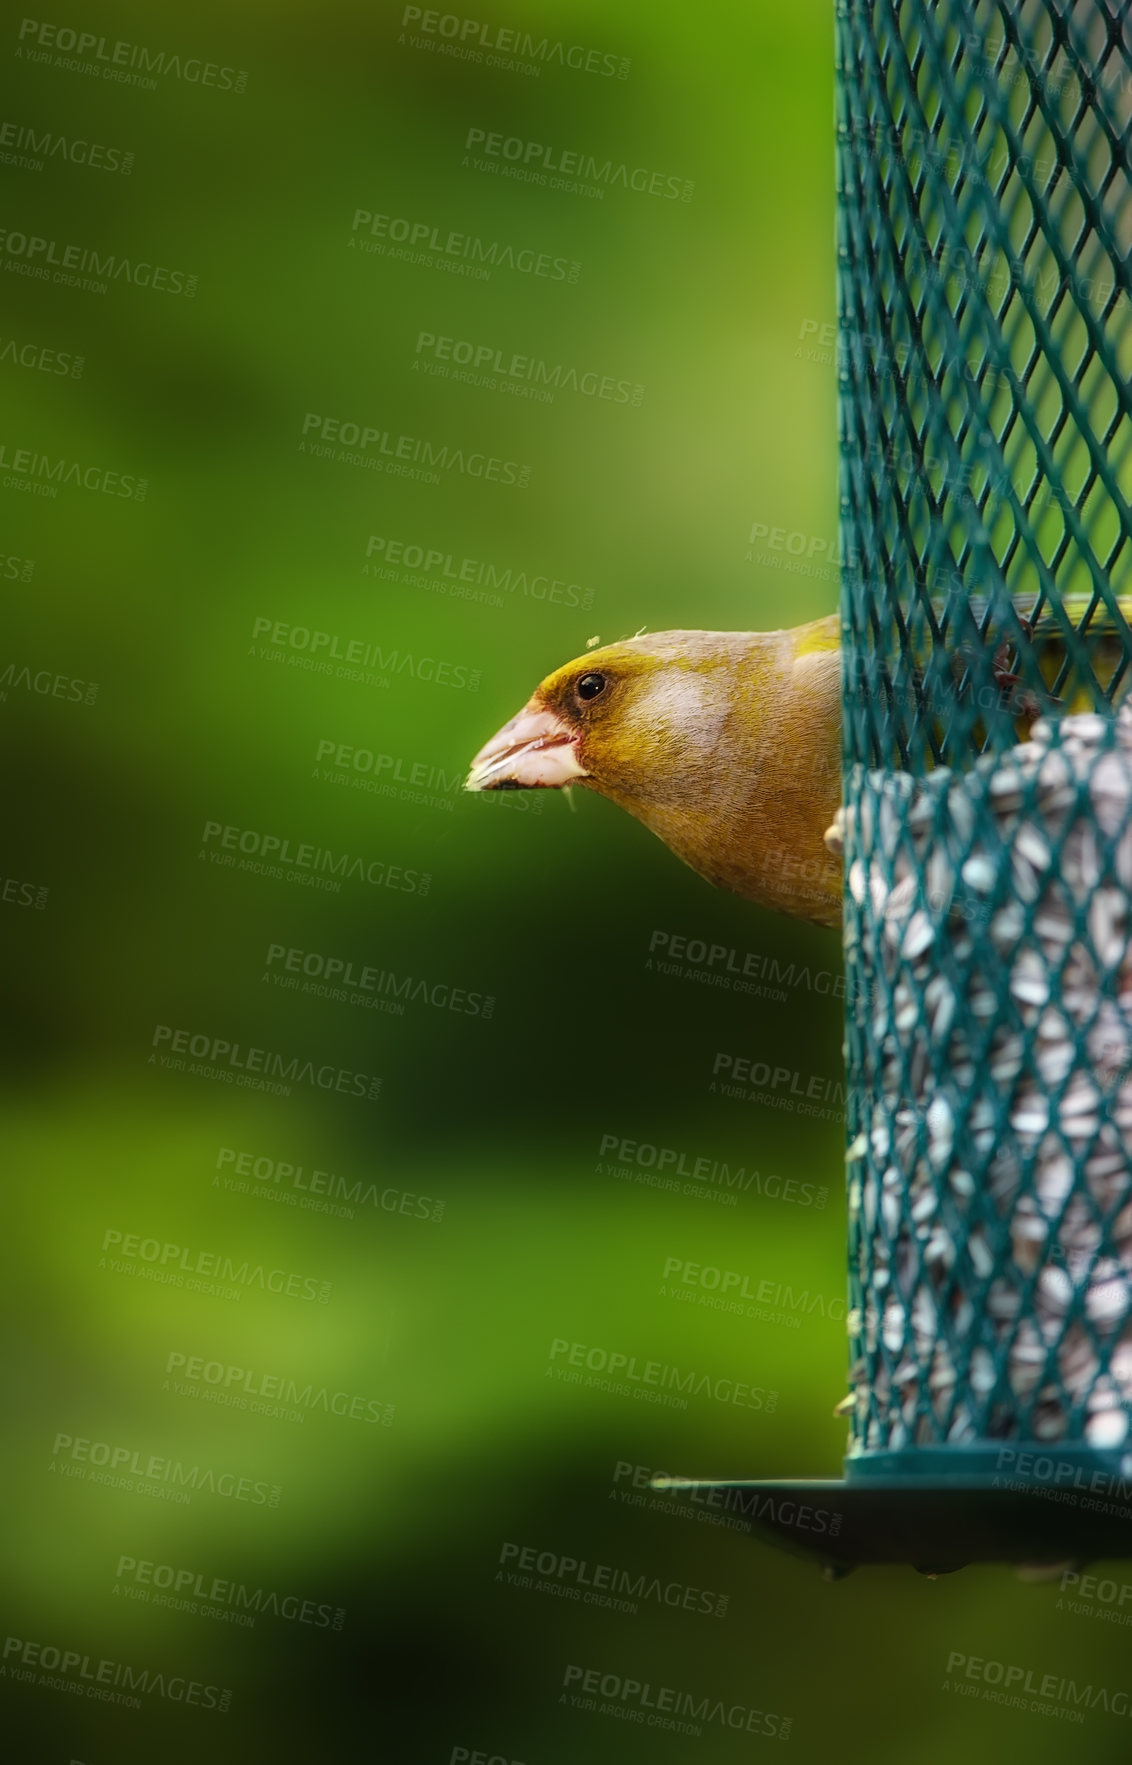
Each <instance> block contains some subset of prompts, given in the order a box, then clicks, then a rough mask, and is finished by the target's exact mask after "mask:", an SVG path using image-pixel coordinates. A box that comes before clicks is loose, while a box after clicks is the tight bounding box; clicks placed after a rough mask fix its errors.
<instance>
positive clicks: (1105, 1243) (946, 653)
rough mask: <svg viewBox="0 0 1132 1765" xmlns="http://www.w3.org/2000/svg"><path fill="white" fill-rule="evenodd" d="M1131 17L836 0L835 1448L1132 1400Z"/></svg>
mask: <svg viewBox="0 0 1132 1765" xmlns="http://www.w3.org/2000/svg"><path fill="white" fill-rule="evenodd" d="M1130 12H1132V9H1129V8H1127V7H1125V6H1124V5H1117V4H1113V3H1109V0H934V3H932V0H839V3H838V6H837V19H838V60H839V78H838V119H837V134H838V187H839V207H838V229H839V233H838V258H839V300H840V324H841V348H840V429H841V455H842V469H841V519H842V548H841V550H842V557H843V558H844V559H846V560H848V562H847V564H846V566H845V568H844V570H843V601H842V607H843V625H844V655H845V675H844V709H845V719H844V725H845V760H846V778H847V792H846V814H845V822H844V842H845V858H846V864H847V868H848V874H849V878H850V885H851V888H850V896H851V898H850V899H849V900H848V901H847V906H846V950H847V963H848V977H849V989H848V992H849V1001H850V1004H849V1011H848V1061H849V1093H850V1100H851V1126H850V1133H851V1145H850V1162H849V1173H850V1285H851V1301H852V1309H851V1317H850V1333H851V1347H852V1357H853V1370H852V1377H853V1384H854V1390H855V1393H856V1398H857V1401H856V1405H855V1408H854V1416H853V1432H852V1442H851V1451H853V1452H854V1453H858V1454H860V1453H864V1452H868V1451H874V1450H889V1451H891V1450H905V1449H913V1448H917V1447H924V1446H929V1445H930V1446H942V1445H949V1446H960V1445H962V1446H971V1445H977V1444H982V1443H987V1442H990V1441H995V1440H1002V1439H1004V1438H1020V1439H1028V1440H1061V1441H1064V1442H1066V1443H1076V1444H1083V1445H1086V1446H1092V1447H1094V1448H1098V1449H1099V1448H1102V1447H1116V1446H1119V1445H1120V1444H1121V1442H1123V1441H1124V1439H1125V1435H1126V1433H1127V1431H1128V1428H1129V1420H1130V1417H1132V1171H1130V1158H1132V1080H1130V1077H1129V1075H1130V1074H1132V942H1130V938H1132V933H1130V928H1129V913H1128V890H1129V888H1130V887H1132V710H1130V711H1129V712H1128V713H1127V715H1126V716H1124V715H1122V717H1121V718H1120V720H1119V721H1120V727H1119V728H1118V727H1117V720H1116V719H1115V718H1114V715H1113V712H1114V707H1116V706H1117V705H1119V703H1120V701H1121V699H1122V696H1123V694H1124V691H1125V688H1126V685H1127V680H1128V677H1129V665H1130V663H1132V632H1130V629H1129V625H1128V623H1127V619H1126V613H1127V612H1128V611H1129V609H1132V544H1130V541H1132V389H1130V388H1132V295H1130V290H1132V275H1130V268H1129V247H1130V245H1132V200H1130V198H1132V188H1130V177H1132V174H1130V167H1129V149H1128V139H1129V134H1130V122H1132V18H1130V17H1129V16H1128V15H1129V13H1130ZM1097 713H1099V714H1100V715H1099V716H1098V715H1096V714H1097ZM1035 719H1040V721H1038V722H1037V723H1035ZM1130 1444H1132V1441H1130Z"/></svg>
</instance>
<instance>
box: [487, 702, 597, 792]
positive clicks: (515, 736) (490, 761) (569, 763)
mask: <svg viewBox="0 0 1132 1765" xmlns="http://www.w3.org/2000/svg"><path fill="white" fill-rule="evenodd" d="M580 739H581V738H580V737H579V735H578V733H577V731H576V730H573V729H570V728H569V727H568V725H567V724H565V723H563V722H562V719H561V718H560V717H556V716H555V714H554V712H553V711H548V710H547V709H546V707H545V706H544V705H542V704H540V703H539V701H538V700H537V699H531V701H530V703H529V704H526V705H524V706H523V709H522V710H521V711H520V712H519V715H518V716H517V717H512V719H511V721H510V723H505V724H504V725H503V728H502V729H501V730H500V731H499V734H498V735H493V736H492V738H491V740H490V741H489V742H487V743H485V745H484V746H483V747H482V748H481V749H480V751H479V753H478V754H477V755H476V757H475V759H474V760H473V761H472V770H471V771H470V772H469V774H468V777H467V782H466V783H465V785H464V789H465V790H468V791H504V790H512V791H516V790H532V789H534V788H535V787H537V786H544V787H546V788H547V789H550V790H558V789H560V788H561V786H562V785H564V784H572V783H574V781H575V780H576V779H579V778H585V777H586V776H587V773H586V771H585V768H584V767H583V766H582V765H581V763H580V761H579V759H578V743H579V740H580Z"/></svg>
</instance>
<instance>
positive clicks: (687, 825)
mask: <svg viewBox="0 0 1132 1765" xmlns="http://www.w3.org/2000/svg"><path fill="white" fill-rule="evenodd" d="M1116 606H1117V608H1118V609H1119V612H1118V618H1119V620H1120V628H1119V629H1118V628H1117V624H1116V621H1115V620H1114V618H1113V616H1112V614H1111V612H1109V611H1108V610H1107V609H1106V608H1104V607H1103V606H1102V607H1099V608H1098V607H1096V606H1094V605H1093V604H1092V603H1091V602H1089V600H1088V598H1087V597H1082V596H1073V597H1067V598H1066V600H1065V602H1064V604H1063V608H1062V612H1061V614H1060V615H1059V616H1055V615H1054V613H1053V612H1052V610H1051V609H1049V608H1048V607H1047V608H1046V609H1045V610H1044V611H1043V612H1041V613H1035V612H1034V611H1033V609H1031V613H1030V614H1027V612H1026V611H1025V610H1024V607H1023V602H1022V597H1016V599H1015V602H1014V610H1015V618H1014V619H1013V620H1012V621H1011V622H1010V635H1009V637H1004V636H1003V627H1002V624H1001V622H1000V623H999V624H998V625H997V626H996V625H995V624H994V623H993V622H992V621H991V620H990V619H989V618H988V617H987V612H986V605H985V603H979V602H977V601H975V600H972V601H970V602H968V603H965V604H964V617H963V620H962V621H960V620H959V619H958V618H955V619H953V620H952V622H951V625H950V628H949V629H950V637H949V639H948V643H949V648H948V653H947V663H948V667H949V669H950V673H951V675H952V677H953V678H954V679H955V680H957V681H958V680H959V679H960V678H961V677H965V678H967V679H968V680H970V679H972V678H973V679H976V680H978V679H979V678H982V679H984V680H985V679H987V678H988V676H987V674H986V672H985V671H984V672H982V674H981V675H980V669H979V667H978V666H977V665H976V664H977V660H978V658H977V655H976V652H977V651H980V650H981V651H982V653H983V655H984V657H986V658H988V659H989V667H990V675H989V678H990V680H991V682H992V690H993V691H994V693H995V694H996V696H1000V698H1001V703H1002V705H1003V707H1004V708H1006V709H1008V711H1009V714H1010V717H1011V719H1012V720H1014V722H1015V727H1016V729H1017V734H1018V737H1019V738H1020V739H1021V738H1023V737H1024V736H1025V734H1026V733H1027V730H1028V728H1029V726H1030V725H1031V724H1032V722H1033V720H1034V719H1035V718H1036V717H1037V716H1038V715H1039V714H1043V713H1048V712H1049V710H1050V708H1051V706H1053V707H1055V708H1056V709H1057V710H1059V711H1068V710H1077V709H1081V708H1083V705H1082V692H1083V690H1084V689H1083V688H1082V687H1081V685H1080V683H1079V682H1078V683H1077V686H1076V691H1075V692H1069V693H1064V696H1063V697H1061V698H1059V697H1058V693H1059V692H1062V691H1063V689H1064V687H1065V685H1066V681H1067V677H1068V676H1069V675H1071V674H1072V668H1073V665H1074V659H1073V650H1074V645H1073V643H1072V642H1069V643H1067V642H1066V641H1065V635H1064V634H1065V631H1066V627H1067V623H1070V622H1071V624H1072V626H1073V627H1075V628H1077V629H1078V630H1079V631H1080V632H1081V633H1082V636H1083V638H1087V639H1088V641H1089V645H1090V650H1089V653H1090V658H1091V659H1092V662H1093V667H1094V670H1095V672H1096V675H1097V683H1098V685H1099V688H1100V691H1101V692H1102V693H1103V692H1104V691H1105V689H1106V686H1109V687H1111V686H1112V684H1113V683H1114V682H1118V683H1121V684H1123V682H1124V681H1125V680H1126V678H1127V674H1128V672H1130V671H1128V670H1127V669H1126V665H1125V663H1124V662H1123V656H1124V654H1125V653H1126V651H1125V646H1126V645H1127V646H1128V648H1129V650H1132V638H1130V635H1129V632H1128V627H1127V625H1126V624H1124V623H1123V614H1124V612H1125V608H1126V602H1125V600H1124V599H1123V598H1121V599H1120V600H1119V601H1118V602H1117V603H1116ZM1130 610H1132V609H1130ZM938 629H939V627H938V626H937V630H938ZM944 629H945V631H946V630H947V629H948V628H947V627H945V628H944ZM961 634H962V635H961ZM1098 635H1100V636H1101V638H1102V643H1101V644H1100V645H1095V646H1094V645H1093V643H1092V640H1093V639H1094V638H1095V637H1097V636H1098ZM1030 640H1032V646H1031V645H1030ZM1028 648H1029V650H1030V653H1029V654H1025V653H1024V652H1025V651H1026V650H1027V649H1028ZM1098 653H1100V654H1101V655H1102V656H1103V655H1107V658H1108V660H1107V672H1106V668H1105V667H1104V666H1098V664H1097V661H1096V656H1097V654H1098ZM924 660H925V661H926V659H924ZM1023 663H1025V664H1026V667H1025V673H1024V676H1023V674H1020V673H1019V672H1016V671H1015V670H1016V669H1017V668H1019V667H1020V666H1021V665H1022V664H1023ZM1035 663H1036V667H1035V665H1034V664H1035ZM922 678H923V672H922V669H921V663H920V661H919V660H917V661H916V662H915V664H914V666H913V669H912V679H913V683H915V682H916V681H918V680H920V679H922ZM1035 683H1036V686H1037V689H1038V690H1037V691H1035ZM1072 684H1073V682H1072V681H1070V685H1072ZM913 690H914V691H915V690H918V688H917V687H916V686H915V684H913ZM1085 697H1086V698H1087V699H1088V702H1089V705H1090V707H1091V706H1092V704H1094V703H1096V702H1097V694H1096V693H1095V692H1093V691H1092V689H1089V691H1088V692H1086V693H1085ZM841 712H842V625H841V620H840V617H839V615H837V614H829V615H826V616H824V617H822V618H819V619H814V620H811V621H809V622H808V623H806V624H804V625H798V626H794V627H792V628H789V629H786V630H779V631H694V630H688V631H660V632H651V633H640V634H638V635H637V636H635V637H631V638H627V639H625V640H623V641H621V642H619V643H613V644H608V645H606V646H605V647H604V648H599V649H592V650H588V651H587V653H586V654H584V655H582V656H578V657H575V659H574V660H573V661H570V662H567V663H566V664H565V665H564V666H563V667H560V668H557V669H555V670H554V672H553V673H551V674H548V675H547V676H546V678H545V679H544V680H543V681H541V682H540V683H539V685H538V686H537V687H536V688H535V690H534V692H533V693H532V695H531V697H530V698H529V699H528V701H527V703H526V704H525V705H524V706H523V708H522V710H521V711H519V712H518V713H517V715H515V716H514V717H512V718H511V719H510V720H509V721H508V722H507V723H505V724H504V725H503V727H502V729H500V730H499V731H498V733H497V734H495V735H494V736H492V738H491V739H490V741H488V742H486V743H485V744H484V745H483V747H482V748H480V750H479V752H478V753H477V754H476V755H475V758H474V759H473V761H472V765H471V770H470V771H469V773H468V777H467V780H466V784H465V788H466V789H467V790H470V791H494V790H527V789H552V790H553V789H562V788H568V787H570V786H573V785H578V786H581V787H582V788H583V789H586V790H592V791H596V792H598V793H599V794H600V795H601V796H603V797H606V798H608V799H609V800H610V801H611V802H613V803H616V804H618V805H619V806H620V807H621V808H622V809H625V810H627V811H628V813H629V814H630V815H632V816H634V817H635V818H636V819H637V820H638V821H640V822H642V823H643V824H644V826H645V827H647V828H649V829H650V831H651V832H652V833H654V834H655V835H657V836H658V838H660V839H661V840H662V841H663V842H664V844H665V845H666V846H668V847H669V849H670V850H671V851H672V852H674V853H675V855H676V856H677V857H678V858H680V859H682V860H683V862H684V863H685V864H687V865H689V866H690V867H691V868H692V869H693V870H694V871H696V872H697V873H698V874H699V875H700V876H702V877H704V878H705V879H706V880H707V881H708V882H710V883H713V884H714V885H715V886H716V887H718V888H723V889H727V890H730V891H732V892H733V893H735V894H737V895H740V896H743V897H744V898H745V899H747V900H749V901H752V902H756V903H758V904H759V905H760V906H762V907H766V908H770V909H772V910H775V911H777V912H781V913H786V914H789V915H791V916H792V917H795V918H800V919H805V920H809V921H811V922H812V923H814V924H816V925H821V926H827V927H836V926H838V925H840V923H841V915H842V900H843V893H844V891H843V883H842V871H841V862H840V855H839V846H838V842H837V838H836V835H835V833H834V832H833V828H834V824H835V822H836V820H837V816H838V811H839V809H840V807H841V801H842V771H841V745H842V738H841ZM930 723H931V720H930V718H929V719H928V725H929V729H930ZM928 763H929V764H930V763H931V761H930V758H929V762H928ZM827 834H829V835H830V841H829V843H827V840H826V835H827Z"/></svg>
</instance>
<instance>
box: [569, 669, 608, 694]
mask: <svg viewBox="0 0 1132 1765" xmlns="http://www.w3.org/2000/svg"><path fill="white" fill-rule="evenodd" d="M606 684H607V682H606V678H605V675H604V674H583V675H582V677H581V679H580V680H579V682H578V684H577V686H576V687H575V688H574V691H575V692H576V693H577V695H578V697H579V698H580V699H582V700H585V701H588V700H590V699H596V698H598V697H599V696H600V695H601V694H602V693H603V692H604V691H605V688H606Z"/></svg>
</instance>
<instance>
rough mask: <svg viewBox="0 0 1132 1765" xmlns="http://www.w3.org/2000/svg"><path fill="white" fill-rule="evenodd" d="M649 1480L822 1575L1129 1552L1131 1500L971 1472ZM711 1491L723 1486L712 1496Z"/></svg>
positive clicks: (1051, 1564)
mask: <svg viewBox="0 0 1132 1765" xmlns="http://www.w3.org/2000/svg"><path fill="white" fill-rule="evenodd" d="M653 1487H654V1488H656V1489H670V1490H680V1491H682V1492H688V1493H689V1498H690V1499H691V1500H692V1501H694V1502H697V1503H701V1502H702V1503H703V1505H705V1506H707V1507H713V1508H716V1509H717V1511H719V1512H720V1513H726V1514H728V1515H730V1516H731V1517H733V1518H736V1519H741V1520H742V1521H743V1523H744V1524H745V1525H746V1526H747V1528H748V1530H749V1532H750V1533H751V1535H752V1536H753V1537H755V1538H758V1539H761V1540H762V1541H763V1542H764V1543H766V1544H773V1545H777V1546H778V1547H780V1548H781V1549H783V1550H787V1551H790V1552H792V1553H793V1554H794V1555H795V1556H802V1557H808V1558H810V1559H811V1561H815V1562H816V1563H817V1564H818V1565H819V1567H820V1568H821V1570H822V1572H823V1574H824V1575H825V1577H826V1579H827V1580H830V1581H837V1580H840V1579H841V1577H842V1576H843V1575H848V1574H849V1573H850V1571H851V1570H853V1569H856V1568H858V1567H860V1565H861V1564H863V1563H877V1564H879V1563H890V1564H903V1565H909V1566H911V1567H912V1568H913V1569H915V1570H917V1571H918V1573H919V1574H921V1575H950V1574H951V1573H953V1571H954V1570H956V1569H963V1568H966V1567H967V1566H968V1565H969V1564H971V1563H1013V1564H1018V1565H1021V1564H1025V1565H1027V1566H1028V1567H1032V1568H1035V1569H1040V1568H1042V1567H1046V1568H1049V1569H1053V1568H1055V1567H1057V1566H1059V1565H1064V1566H1065V1567H1067V1568H1069V1567H1077V1566H1078V1565H1080V1564H1082V1563H1087V1562H1095V1561H1098V1560H1100V1559H1102V1558H1113V1557H1132V1506H1129V1505H1127V1504H1125V1503H1117V1502H1105V1501H1103V1500H1101V1499H1097V1498H1093V1499H1092V1501H1091V1502H1090V1501H1088V1500H1086V1499H1085V1498H1082V1497H1081V1496H1080V1495H1073V1496H1071V1498H1070V1499H1069V1500H1062V1499H1060V1497H1059V1494H1058V1492H1056V1491H1048V1492H1046V1493H1044V1494H1043V1493H1039V1492H1037V1491H1035V1490H1018V1489H1005V1488H998V1489H995V1488H992V1487H989V1486H988V1484H987V1483H986V1482H985V1481H979V1480H976V1479H970V1480H966V1481H965V1480H962V1479H957V1478H955V1477H954V1476H953V1477H951V1478H949V1479H948V1480H947V1481H946V1482H945V1481H944V1480H943V1479H940V1480H938V1481H937V1480H935V1479H931V1480H929V1479H927V1478H918V1479H915V1480H909V1479H907V1478H905V1479H903V1480H901V1481H899V1482H897V1481H895V1480H889V1479H882V1478H876V1477H869V1478H867V1479H865V1478H852V1477H850V1478H849V1479H847V1480H845V1481H841V1480H839V1479H836V1478H830V1479H817V1478H815V1479H813V1480H804V1481H798V1482H793V1483H778V1482H765V1483H764V1482H760V1481H755V1480H751V1481H746V1480H735V1481H729V1480H720V1481H718V1482H716V1481H712V1480H706V1479H705V1480H702V1481H701V1480H696V1479H693V1478H687V1477H665V1478H658V1479H656V1481H655V1482H654V1485H653ZM712 1491H722V1492H723V1494H722V1496H721V1497H720V1498H719V1499H713V1498H712V1495H711V1493H710V1492H712ZM1064 1493H1068V1492H1064Z"/></svg>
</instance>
